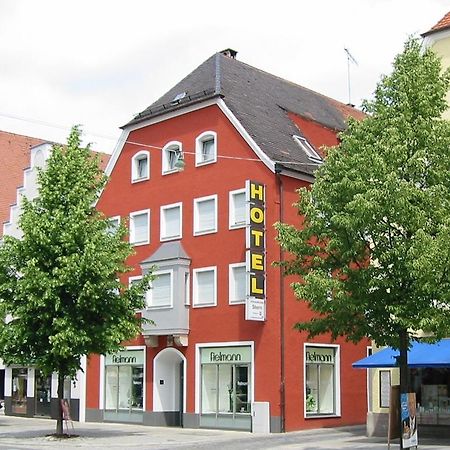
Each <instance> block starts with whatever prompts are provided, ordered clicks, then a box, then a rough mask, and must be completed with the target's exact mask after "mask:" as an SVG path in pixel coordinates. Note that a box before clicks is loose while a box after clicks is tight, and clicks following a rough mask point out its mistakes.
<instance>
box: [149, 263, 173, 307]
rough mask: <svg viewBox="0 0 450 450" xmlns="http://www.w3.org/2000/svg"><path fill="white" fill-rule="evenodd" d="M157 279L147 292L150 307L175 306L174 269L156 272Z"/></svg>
mask: <svg viewBox="0 0 450 450" xmlns="http://www.w3.org/2000/svg"><path fill="white" fill-rule="evenodd" d="M154 275H155V279H154V280H153V281H152V284H151V288H150V289H149V290H148V292H147V307H148V308H171V307H172V306H173V286H172V271H169V272H154Z"/></svg>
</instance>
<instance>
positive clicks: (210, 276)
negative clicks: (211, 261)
mask: <svg viewBox="0 0 450 450" xmlns="http://www.w3.org/2000/svg"><path fill="white" fill-rule="evenodd" d="M193 273H194V287H193V297H194V300H193V302H194V306H196V307H203V306H215V305H216V304H217V272H216V267H203V268H201V269H194V272H193Z"/></svg>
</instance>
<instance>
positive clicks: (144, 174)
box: [131, 151, 150, 183]
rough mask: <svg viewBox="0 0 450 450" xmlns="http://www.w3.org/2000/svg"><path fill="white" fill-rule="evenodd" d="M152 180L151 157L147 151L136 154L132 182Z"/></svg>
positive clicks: (132, 163)
mask: <svg viewBox="0 0 450 450" xmlns="http://www.w3.org/2000/svg"><path fill="white" fill-rule="evenodd" d="M149 178H150V155H149V153H148V152H147V151H140V152H138V153H136V154H135V155H134V156H133V158H132V160H131V182H132V183H136V182H138V181H144V180H148V179H149Z"/></svg>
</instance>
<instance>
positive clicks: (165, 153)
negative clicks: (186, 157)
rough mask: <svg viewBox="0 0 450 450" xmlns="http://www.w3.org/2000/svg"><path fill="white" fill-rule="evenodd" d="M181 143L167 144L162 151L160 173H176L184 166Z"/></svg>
mask: <svg viewBox="0 0 450 450" xmlns="http://www.w3.org/2000/svg"><path fill="white" fill-rule="evenodd" d="M182 155H183V153H182V148H181V142H175V141H174V142H169V143H168V144H167V145H166V146H165V147H164V148H163V149H162V173H163V175H164V174H168V173H173V172H177V171H179V170H181V169H182V166H184V161H183V156H182Z"/></svg>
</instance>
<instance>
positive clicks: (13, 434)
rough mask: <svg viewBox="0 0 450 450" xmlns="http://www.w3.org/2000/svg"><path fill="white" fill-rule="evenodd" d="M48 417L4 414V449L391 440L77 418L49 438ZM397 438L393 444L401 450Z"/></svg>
mask: <svg viewBox="0 0 450 450" xmlns="http://www.w3.org/2000/svg"><path fill="white" fill-rule="evenodd" d="M55 425H56V424H55V421H54V420H49V419H36V418H22V417H13V416H1V417H0V449H8V450H19V449H20V450H24V449H27V450H32V449H33V450H34V449H59V448H64V449H66V448H67V449H71V448H89V449H91V450H95V449H105V448H108V449H134V448H140V449H159V450H170V449H183V450H184V449H200V450H208V449H214V450H247V449H248V450H252V449H255V450H263V449H300V450H335V449H353V450H372V449H373V450H377V449H386V448H387V444H386V439H384V438H367V437H366V436H365V427H362V426H358V427H345V428H322V429H318V430H307V431H296V432H290V433H283V434H270V435H261V434H252V433H248V432H242V431H224V430H209V429H208V430H206V429H187V428H166V427H164V428H163V427H148V426H143V425H131V424H118V423H78V422H74V432H73V431H72V429H71V427H70V425H69V433H75V434H76V435H77V436H78V437H72V438H69V439H65V440H59V439H58V440H57V439H55V438H53V437H49V436H47V435H50V434H51V433H54V431H55ZM398 448H399V445H398V440H397V442H396V443H394V444H392V445H391V449H392V450H398ZM419 449H420V450H449V449H450V441H449V440H448V439H447V440H442V439H441V440H440V441H438V440H430V439H422V440H421V439H420V436H419Z"/></svg>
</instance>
